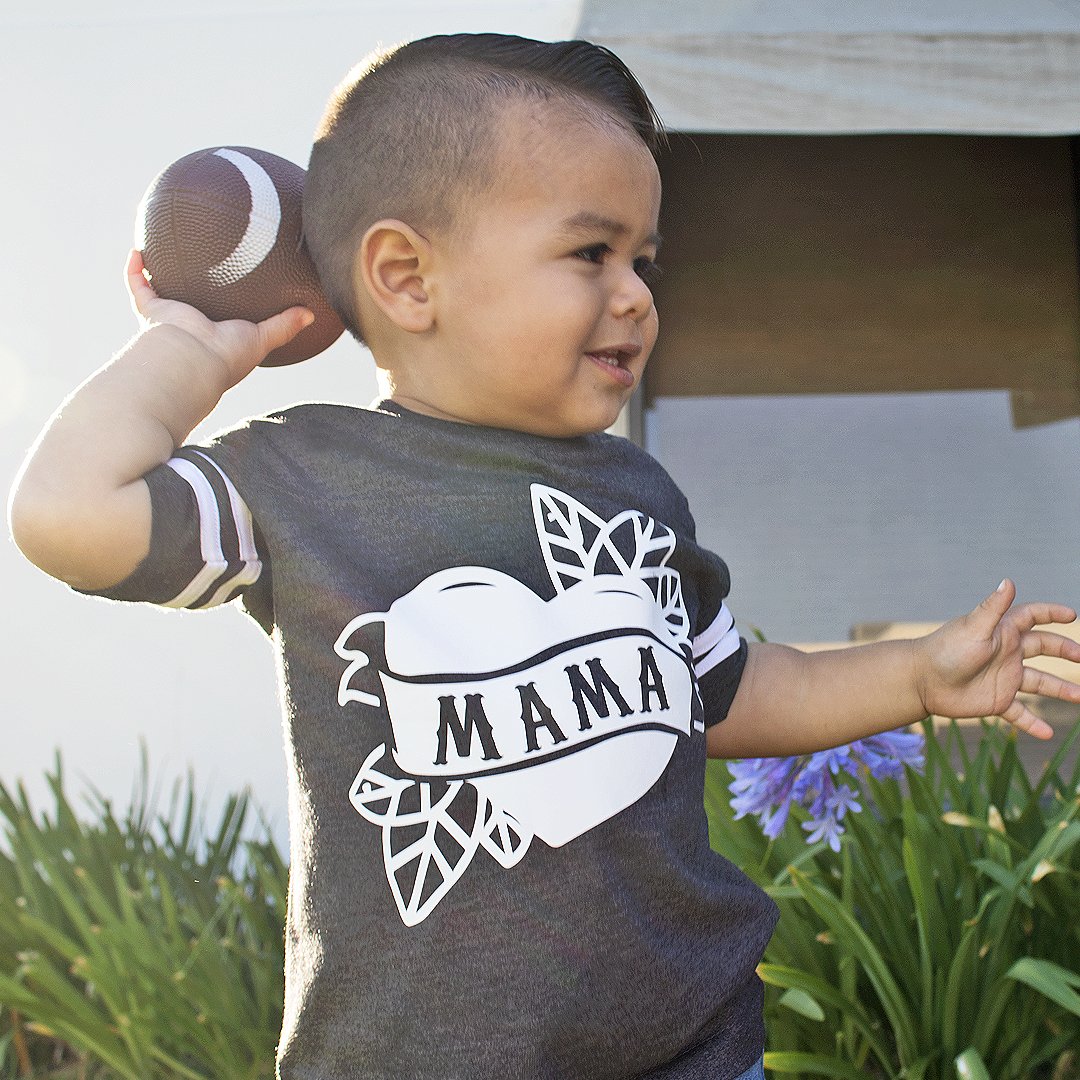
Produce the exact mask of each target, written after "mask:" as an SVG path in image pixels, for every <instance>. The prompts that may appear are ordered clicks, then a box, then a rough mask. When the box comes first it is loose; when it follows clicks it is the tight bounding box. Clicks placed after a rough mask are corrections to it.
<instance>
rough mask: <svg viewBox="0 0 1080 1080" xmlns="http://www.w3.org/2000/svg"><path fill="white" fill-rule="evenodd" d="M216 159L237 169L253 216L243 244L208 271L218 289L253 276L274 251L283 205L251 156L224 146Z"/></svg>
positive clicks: (249, 220) (265, 173)
mask: <svg viewBox="0 0 1080 1080" xmlns="http://www.w3.org/2000/svg"><path fill="white" fill-rule="evenodd" d="M214 156H215V157H220V158H224V159H225V160H226V161H228V162H230V163H231V164H232V165H234V166H236V168H237V169H239V170H240V173H241V175H242V176H243V177H244V180H245V181H247V186H248V189H249V190H250V192H251V212H250V214H249V215H248V223H247V229H246V230H245V231H244V235H243V236H242V237H241V238H240V243H239V244H237V245H236V248H235V250H234V251H233V252H232V253H231V254H230V255H227V256H226V257H225V258H224V259H222V260H221V262H219V263H218V264H217V265H216V266H211V267H210V269H209V270H208V271H207V275H208V276H209V278H210V280H211V281H212V282H213V283H214V284H215V285H228V284H229V283H230V282H233V281H237V280H239V279H240V278H242V277H243V276H244V275H245V274H249V273H251V271H252V270H254V269H255V267H256V266H258V265H259V263H261V262H262V261H263V259H265V258H266V256H267V255H269V254H270V252H271V251H272V250H273V247H274V244H276V243H277V238H278V231H279V229H280V227H281V201H280V200H279V199H278V193H277V188H275V187H274V181H273V180H271V179H270V177H269V176H268V175H267V172H266V170H265V169H264V168H263V167H262V166H261V165H260V164H259V163H258V162H257V161H254V160H252V159H251V158H249V157H248V156H247V154H241V153H240V152H239V151H237V150H230V149H229V148H228V147H227V146H223V147H222V148H221V149H220V150H215V151H214Z"/></svg>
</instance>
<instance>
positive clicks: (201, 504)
mask: <svg viewBox="0 0 1080 1080" xmlns="http://www.w3.org/2000/svg"><path fill="white" fill-rule="evenodd" d="M199 456H200V457H202V458H204V459H205V460H206V461H208V462H210V464H211V465H212V466H213V467H214V469H215V470H217V472H218V473H219V474H220V475H221V477H222V479H223V480H224V481H225V486H226V490H227V491H228V493H229V504H230V507H231V509H232V518H233V521H234V523H235V524H234V527H235V528H236V532H237V542H238V546H239V550H240V557H241V559H242V560H243V563H244V565H243V566H242V567H240V568H239V569H238V570H237V571H236V572H235V573H233V574H230V575H229V576H228V577H227V578H226V579H225V580H224V581H221V580H220V579H221V576H222V574H224V573H225V572H226V571H227V570H228V569H229V563H228V560H227V559H226V558H225V553H224V551H223V550H222V547H221V530H222V521H221V511H220V509H219V507H218V502H217V497H216V496H215V494H214V489H213V487H211V485H210V481H209V480H208V479H207V478H206V477H205V476H204V475H203V473H202V471H201V470H200V469H199V467H198V466H197V465H195V464H193V463H192V462H190V461H188V460H187V459H185V458H172V459H170V460H169V461H167V462H166V464H167V465H168V466H169V468H170V469H172V470H173V472H175V473H176V474H177V475H178V476H179V477H180V478H181V479H182V480H184V481H185V482H186V483H187V484H188V486H189V487H190V488H191V490H192V491H193V492H194V494H195V502H196V504H197V506H198V510H199V545H200V550H201V553H202V560H203V565H202V568H201V569H200V570H199V572H198V573H197V574H196V575H195V577H194V578H192V580H191V581H190V582H189V583H188V584H187V585H186V586H185V587H184V588H183V589H182V590H181V591H180V592H179V593H177V595H176V596H174V597H173V598H172V600H169V601H167V602H166V603H165V605H164V606H165V607H172V608H187V607H191V606H192V604H194V603H195V602H196V601H197V600H198V599H199V598H200V597H201V596H203V595H204V594H205V593H206V591H207V590H208V589H210V588H212V587H213V586H214V585H215V584H218V588H217V589H216V591H215V592H214V594H213V596H212V597H211V598H210V600H209V601H208V602H207V603H206V604H203V605H200V606H202V607H213V606H214V605H215V604H220V603H222V602H223V601H224V600H225V599H226V598H227V597H228V596H229V594H230V593H232V592H234V591H235V590H236V589H237V588H240V587H241V586H244V585H250V584H252V583H253V582H255V581H257V580H258V578H259V575H260V574H261V573H262V563H261V561H260V560H259V558H258V551H257V550H256V548H255V534H254V528H253V526H252V522H251V512H250V511H249V510H248V507H247V504H246V503H245V502H244V500H243V499H242V498H241V497H240V493H239V492H238V491H237V490H236V488H235V487H233V485H232V483H231V481H230V480H229V479H228V477H226V476H225V474H224V473H222V472H221V470H220V469H219V468H218V467H217V465H216V464H215V463H214V462H212V461H210V459H209V458H208V457H206V455H204V454H200V455H199ZM219 582H220V583H219Z"/></svg>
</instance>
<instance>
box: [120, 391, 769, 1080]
mask: <svg viewBox="0 0 1080 1080" xmlns="http://www.w3.org/2000/svg"><path fill="white" fill-rule="evenodd" d="M147 479H148V483H149V484H150V489H151V493H152V500H153V535H152V542H151V551H150V554H149V556H148V557H147V559H146V561H145V562H144V563H143V564H142V565H141V566H140V567H139V568H138V569H137V570H136V571H135V573H134V574H133V575H132V576H131V577H130V578H129V579H128V580H127V581H125V582H123V583H121V585H119V586H117V587H116V588H115V589H113V590H109V592H108V595H110V596H113V597H115V598H118V599H129V600H131V599H136V600H148V601H151V602H155V603H161V604H167V605H171V606H177V607H190V608H201V607H210V606H214V605H216V604H219V603H222V602H226V601H228V600H231V599H233V598H235V597H239V598H240V600H241V603H242V604H243V606H244V607H245V609H246V610H247V611H248V613H249V614H250V615H252V616H253V617H254V618H255V619H256V620H257V621H258V622H259V624H260V625H261V626H262V627H263V629H264V630H265V631H266V632H267V633H268V634H270V635H271V637H272V640H273V643H274V646H275V648H276V650H277V652H278V657H279V666H280V670H281V673H282V687H283V705H284V712H285V725H284V729H285V738H286V749H287V755H288V761H289V765H290V770H289V772H290V781H289V783H290V798H289V818H290V834H291V869H290V885H289V911H288V928H287V934H286V995H285V1021H284V1027H283V1030H282V1036H281V1044H280V1047H279V1055H278V1056H279V1070H280V1076H281V1077H282V1078H283V1080H316V1078H318V1080H358V1078H364V1080H367V1078H372V1080H375V1078H379V1080H382V1078H386V1080H390V1078H394V1080H406V1078H413V1077H432V1078H439V1080H450V1078H460V1080H483V1078H492V1080H494V1078H499V1080H506V1078H537V1080H541V1078H542V1080H571V1078H573V1080H578V1078H581V1080H606V1078H611V1080H615V1078H628V1077H638V1076H649V1077H665V1078H667V1077H681V1078H692V1077H701V1078H704V1077H708V1078H710V1080H732V1078H734V1077H737V1076H738V1075H739V1074H741V1073H742V1072H743V1071H744V1070H746V1069H747V1068H749V1067H750V1065H752V1064H753V1063H754V1062H755V1061H756V1060H757V1058H758V1057H759V1056H760V1054H761V1052H762V1047H763V1043H764V1035H763V1028H762V1017H761V986H760V983H759V981H758V979H757V977H756V975H755V974H754V968H755V966H756V964H757V963H758V961H759V959H760V957H761V954H762V951H763V950H764V947H765V944H766V942H767V940H768V938H769V936H770V934H771V932H772V929H773V926H774V924H775V919H776V910H775V907H774V905H773V904H772V902H771V901H770V900H769V899H768V898H767V897H766V896H765V894H764V893H763V892H761V890H760V889H758V888H757V887H756V886H755V885H753V884H752V883H751V882H750V881H749V880H748V879H747V878H746V877H745V876H744V875H743V874H742V873H740V872H739V871H738V870H737V869H736V868H735V867H733V866H732V865H731V864H730V863H728V862H726V861H725V860H724V859H722V858H721V857H719V856H718V855H716V854H714V853H713V852H712V851H711V850H710V849H709V843H708V830H707V823H706V819H705V814H704V811H703V806H702V793H703V781H704V767H705V734H704V733H705V728H706V726H708V725H709V724H712V723H716V722H719V721H721V720H722V719H723V717H724V716H725V715H726V712H727V709H728V707H729V705H730V702H731V699H732V696H733V695H734V692H735V689H736V687H737V685H738V681H739V677H740V675H741V672H742V668H743V664H744V662H745V652H746V646H745V643H744V642H742V641H741V640H740V638H739V637H738V634H737V632H736V630H735V628H734V625H733V620H732V617H731V615H730V614H729V612H728V610H727V607H726V606H725V604H724V598H725V596H726V595H727V592H728V587H729V580H728V573H727V568H726V567H725V566H724V564H723V562H722V561H721V560H720V559H719V558H717V557H716V556H715V555H713V554H711V553H710V552H708V551H705V550H703V549H702V548H699V547H698V546H697V544H696V543H695V539H694V524H693V520H692V518H691V516H690V513H689V509H688V507H687V504H686V500H685V498H684V497H683V495H682V494H681V492H680V491H679V490H678V489H677V487H676V486H675V484H674V483H673V482H672V480H671V479H670V478H669V477H668V476H667V474H666V473H665V472H664V470H663V469H662V468H661V467H660V466H659V465H658V464H657V463H656V462H655V461H653V460H652V458H650V457H649V456H648V455H647V454H645V453H644V452H643V451H641V450H640V449H638V448H637V447H635V446H634V445H633V444H631V443H629V442H627V441H626V440H624V439H619V438H615V437H612V436H608V435H595V436H587V437H583V438H576V439H549V438H544V437H540V436H532V435H526V434H522V433H518V432H511V431H503V430H495V429H491V428H484V427H472V426H468V425H463V424H456V423H452V422H448V421H443V420H438V419H434V418H431V417H427V416H422V415H419V414H416V413H412V412H409V411H408V410H405V409H403V408H402V407H400V406H398V405H395V404H394V403H392V402H385V401H384V402H379V403H377V404H376V405H375V406H373V407H372V408H371V409H356V408H350V407H345V406H333V405H302V406H296V407H294V408H291V409H288V410H286V411H284V412H282V413H279V414H275V415H273V416H269V417H266V418H263V419H259V420H254V421H252V422H250V423H248V424H246V425H244V426H243V427H240V428H238V429H236V430H233V431H230V432H228V433H226V434H225V435H223V436H221V437H220V438H218V439H217V440H215V441H213V442H212V443H211V444H209V445H208V446H206V447H200V448H195V447H188V448H185V449H184V450H181V451H180V452H179V453H178V454H177V456H176V457H175V458H174V460H172V461H170V462H169V463H168V464H166V465H163V466H161V467H160V468H158V469H156V470H154V472H153V473H151V474H150V475H149V477H148V478H147Z"/></svg>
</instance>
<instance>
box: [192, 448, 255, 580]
mask: <svg viewBox="0 0 1080 1080" xmlns="http://www.w3.org/2000/svg"><path fill="white" fill-rule="evenodd" d="M195 453H196V454H198V455H199V457H201V458H202V459H203V461H205V462H206V463H207V464H209V465H210V466H211V468H213V470H214V471H215V472H216V473H217V474H218V476H220V477H221V479H222V480H223V481H224V482H225V490H226V491H227V492H228V493H229V505H230V506H231V507H232V513H233V520H234V521H235V522H236V534H237V539H238V540H239V541H240V558H241V559H243V560H244V561H245V562H252V561H256V562H257V561H258V558H259V552H258V551H257V550H256V548H255V529H254V527H253V525H252V521H251V511H250V510H249V509H248V505H247V503H246V502H244V500H243V497H242V496H241V495H240V492H239V491H237V490H236V488H235V487H234V486H233V482H232V481H231V480H230V479H229V478H228V477H227V476H226V475H225V474H224V473H223V472H222V471H221V469H220V468H219V466H218V463H217V462H216V461H215V460H214V459H213V458H212V457H210V456H209V455H207V454H204V453H201V452H200V451H198V450H196V451H195Z"/></svg>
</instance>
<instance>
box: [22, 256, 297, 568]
mask: <svg viewBox="0 0 1080 1080" xmlns="http://www.w3.org/2000/svg"><path fill="white" fill-rule="evenodd" d="M126 273H127V281H128V289H129V291H130V294H131V300H132V306H133V307H134V309H135V311H136V314H137V315H138V316H139V320H140V323H141V324H142V325H141V329H140V331H139V333H138V335H137V336H136V337H135V338H134V339H133V340H132V341H131V342H130V343H129V344H128V345H127V346H126V347H125V348H124V349H123V350H122V351H121V352H120V353H119V354H118V355H117V356H116V357H115V358H114V359H113V360H112V361H111V362H110V363H108V364H107V365H106V366H105V367H103V368H102V369H101V370H100V371H98V372H97V373H96V374H94V375H92V376H91V377H90V378H89V379H88V380H87V381H86V382H85V383H83V384H82V386H80V387H79V388H78V389H76V390H75V392H74V393H73V394H72V395H71V396H70V397H69V398H68V399H67V400H66V401H65V402H64V403H63V404H62V405H61V406H60V408H59V409H58V410H57V412H56V414H55V415H54V416H53V417H52V419H51V420H50V421H49V423H48V425H47V426H46V428H45V430H44V431H43V432H42V434H41V436H40V437H39V438H38V440H37V442H36V443H35V445H34V447H33V448H32V449H31V451H30V454H29V456H28V457H27V459H26V462H25V463H24V465H23V468H22V471H21V473H20V475H19V477H18V479H17V480H16V482H15V487H14V488H13V490H12V495H11V503H10V508H9V513H10V525H11V532H12V536H13V537H14V539H15V542H16V543H17V544H18V545H19V547H20V549H21V550H22V552H23V554H25V555H26V557H27V558H28V559H29V560H30V561H31V562H33V563H35V564H36V565H37V566H39V567H40V568H41V569H42V570H44V571H45V572H46V573H48V574H51V575H52V576H53V577H57V578H60V579H61V580H63V581H66V582H68V584H70V585H74V586H76V587H78V588H82V589H103V588H108V587H109V586H111V585H115V584H117V583H118V582H120V581H122V580H123V579H124V578H125V577H127V576H128V574H130V573H131V572H132V571H133V570H134V569H135V568H136V566H138V564H139V562H140V561H141V560H142V559H143V558H144V557H145V556H146V554H147V552H148V550H149V546H150V493H149V489H148V488H147V486H146V484H145V483H144V481H143V480H142V477H143V476H145V474H146V473H148V472H149V471H150V470H151V469H153V468H154V467H155V466H157V465H160V464H162V463H163V462H165V461H167V460H168V459H169V457H170V456H171V455H172V453H173V451H174V450H175V449H176V447H178V446H179V445H180V444H181V443H182V442H183V440H184V439H185V438H186V437H187V435H188V434H189V432H190V431H191V429H192V428H194V427H195V425H196V424H198V423H199V422H200V421H201V420H203V419H204V418H205V417H206V416H208V415H209V413H210V412H211V411H212V410H213V408H214V406H215V405H217V403H218V401H219V400H220V398H221V396H222V394H224V393H225V391H226V390H228V389H229V388H230V387H231V386H234V385H235V384H236V383H238V382H239V381H240V380H241V379H242V378H244V376H245V375H247V374H248V373H249V372H250V371H252V370H253V369H254V368H255V367H256V366H257V365H258V364H259V362H260V361H261V360H262V359H263V358H264V357H265V356H266V355H267V353H269V352H270V351H271V350H272V349H275V348H277V347H279V346H281V345H283V344H285V343H286V342H287V341H289V340H290V339H291V338H292V337H293V336H294V335H295V334H297V333H299V331H300V330H301V329H303V327H305V326H306V325H308V324H309V323H310V322H311V319H312V316H311V313H310V312H308V311H306V309H304V308H290V309H289V310H288V311H285V312H282V313H281V314H279V315H275V316H273V317H272V318H270V319H267V320H265V321H264V322H261V323H258V324H255V323H247V322H240V321H233V322H221V323H214V322H211V321H210V320H208V319H206V318H205V317H204V316H203V315H202V314H200V313H199V312H198V311H196V310H195V309H194V308H192V307H189V306H188V305H186V304H181V303H177V302H175V301H169V300H162V299H160V298H159V297H158V296H157V295H156V294H155V293H154V290H153V289H152V288H151V287H150V285H149V283H148V282H147V281H146V278H145V277H144V275H143V264H142V257H141V256H140V255H139V253H138V252H132V253H131V255H130V256H129V258H128V263H127V268H126Z"/></svg>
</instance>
